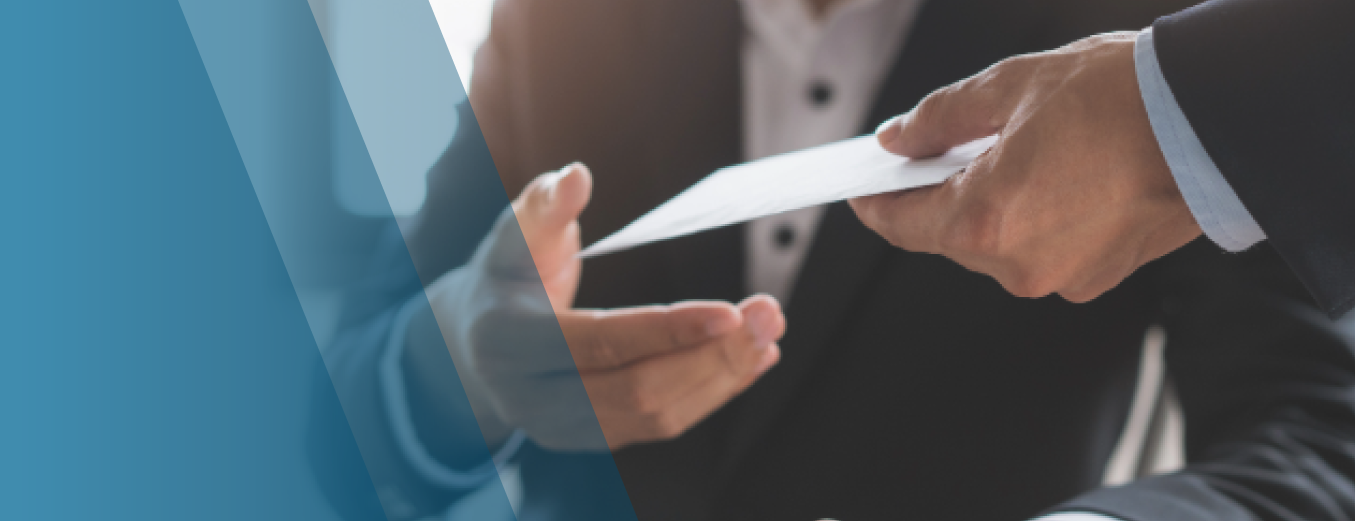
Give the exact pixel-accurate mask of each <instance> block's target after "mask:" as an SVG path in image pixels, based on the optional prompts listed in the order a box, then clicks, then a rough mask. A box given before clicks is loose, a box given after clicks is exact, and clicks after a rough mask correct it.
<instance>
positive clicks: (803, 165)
mask: <svg viewBox="0 0 1355 521" xmlns="http://www.w3.org/2000/svg"><path fill="white" fill-rule="evenodd" d="M995 141H996V136H993V137H988V138H983V139H979V140H976V141H973V142H970V143H967V144H964V145H961V146H958V147H955V148H953V149H951V150H950V151H949V152H947V153H946V154H944V155H942V156H939V157H935V158H929V159H908V158H905V157H901V156H898V155H895V154H891V153H889V152H886V151H885V150H884V149H883V148H881V147H880V144H879V142H878V141H877V139H876V137H875V136H873V135H867V136H861V137H856V138H852V139H848V140H845V141H839V142H836V143H829V144H827V145H821V146H817V147H813V148H808V149H805V150H800V151H797V152H790V153H786V154H781V155H776V156H772V157H768V158H765V159H759V160H757V161H751V162H748V163H743V164H739V165H734V166H730V167H726V168H722V169H720V170H717V171H715V173H713V174H711V175H710V176H707V177H706V178H705V179H702V180H701V181H700V182H698V183H696V184H695V185H692V187H691V188H688V189H687V190H685V191H683V192H682V193H680V194H678V195H677V196H676V197H674V198H672V199H670V200H669V201H668V202H666V203H664V204H662V205H660V206H659V207H658V208H655V209H653V210H651V211H650V212H649V213H647V214H645V215H643V216H641V217H640V218H639V219H636V220H635V222H633V223H630V224H629V225H627V226H626V227H625V228H622V229H621V230H620V231H617V232H616V233H613V234H612V235H610V236H608V237H606V238H604V239H602V240H600V241H598V242H596V243H594V244H593V245H592V246H589V247H588V248H585V249H584V250H583V251H582V252H579V257H594V256H597V255H603V254H607V253H613V252H617V251H621V250H626V249H629V248H633V247H636V246H640V245H642V244H646V243H650V242H655V241H661V240H666V239H672V238H676V237H681V236H684V235H690V234H693V233H697V232H700V231H705V230H709V229H713V228H719V227H721V226H728V225H731V224H738V223H741V222H745V221H750V220H753V219H757V218H759V217H766V216H768V215H775V214H778V213H782V212H788V211H791V210H798V209H801V208H808V207H811V206H817V205H820V204H826V203H832V202H837V201H842V200H845V199H850V198H854V197H862V196H867V195H874V194H880V193H885V192H894V191H898V190H907V189H910V188H917V187H921V186H928V185H933V184H937V183H940V182H942V181H944V180H946V178H948V177H950V176H952V175H954V174H955V173H956V172H959V171H960V170H961V169H963V168H964V167H965V166H967V165H968V164H969V163H970V162H971V161H973V160H974V158H976V157H978V156H979V154H982V153H983V152H984V151H985V150H987V149H988V148H989V147H991V146H992V145H993V143H994V142H995Z"/></svg>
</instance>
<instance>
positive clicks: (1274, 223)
mask: <svg viewBox="0 0 1355 521" xmlns="http://www.w3.org/2000/svg"><path fill="white" fill-rule="evenodd" d="M1153 33H1154V41H1155V46H1156V49H1157V56H1158V62H1159V63H1160V64H1161V67H1162V72H1163V75H1164V76H1165V77H1166V79H1167V83H1168V85H1170V87H1171V90H1172V93H1173V94H1174V95H1175V97H1176V101H1177V103H1178V104H1179V105H1180V106H1181V109H1182V111H1183V112H1184V113H1185V115H1186V118H1187V119H1188V120H1189V121H1190V124H1191V126H1192V127H1193V128H1194V130H1195V132H1196V134H1198V135H1199V137H1200V141H1201V142H1202V143H1203V144H1204V147H1205V149H1206V150H1207V151H1208V152H1209V155H1210V157H1211V158H1212V159H1213V160H1214V162H1215V163H1216V164H1217V165H1218V167H1219V170H1220V171H1221V172H1222V173H1223V176H1224V177H1225V178H1226V179H1227V180H1228V183H1229V184H1230V185H1231V186H1232V188H1233V189H1234V191H1236V192H1237V195H1238V197H1239V198H1240V199H1241V200H1242V202H1243V204H1244V205H1245V206H1246V207H1247V209H1248V210H1249V211H1250V212H1251V213H1252V216H1253V217H1255V218H1256V221H1257V223H1259V224H1260V225H1261V228H1262V229H1263V230H1265V232H1266V235H1267V237H1268V238H1269V240H1270V243H1271V244H1272V245H1274V247H1275V248H1276V249H1277V250H1279V252H1280V253H1281V254H1282V255H1283V256H1284V259H1285V261H1287V263H1288V264H1289V266H1290V268H1292V269H1293V270H1294V272H1295V273H1296V274H1297V275H1298V276H1299V278H1300V279H1301V280H1302V281H1303V283H1304V285H1305V286H1307V288H1308V290H1309V291H1310V292H1311V293H1312V294H1313V295H1314V296H1315V297H1316V299H1317V301H1318V304H1319V305H1320V306H1321V308H1322V309H1323V310H1324V311H1326V312H1327V313H1329V314H1330V315H1332V316H1339V315H1341V314H1343V313H1345V312H1346V311H1349V310H1350V309H1351V307H1352V306H1355V124H1352V121H1355V2H1352V1H1350V0H1215V1H1212V2H1208V3H1205V4H1202V5H1200V6H1197V7H1195V8H1192V9H1188V10H1186V11H1183V12H1180V13H1178V14H1175V15H1172V16H1168V17H1164V18H1162V19H1159V20H1158V21H1157V22H1156V23H1155V24H1154V25H1153Z"/></svg>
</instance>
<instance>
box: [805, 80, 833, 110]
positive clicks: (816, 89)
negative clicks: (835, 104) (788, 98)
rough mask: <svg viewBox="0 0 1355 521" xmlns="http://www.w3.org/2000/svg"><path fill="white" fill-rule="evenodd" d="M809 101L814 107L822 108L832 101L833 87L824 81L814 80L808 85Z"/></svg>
mask: <svg viewBox="0 0 1355 521" xmlns="http://www.w3.org/2000/svg"><path fill="white" fill-rule="evenodd" d="M809 101H810V102H811V103H813V104H814V106H816V107H822V106H824V105H827V104H828V103H829V102H831V101H833V86H832V85H830V84H829V83H828V82H827V81H824V80H814V82H813V83H810V84H809Z"/></svg>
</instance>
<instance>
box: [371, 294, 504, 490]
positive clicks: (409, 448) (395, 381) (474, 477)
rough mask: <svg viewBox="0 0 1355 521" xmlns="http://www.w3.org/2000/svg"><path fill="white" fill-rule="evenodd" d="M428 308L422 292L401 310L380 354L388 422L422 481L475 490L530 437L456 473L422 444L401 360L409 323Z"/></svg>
mask: <svg viewBox="0 0 1355 521" xmlns="http://www.w3.org/2000/svg"><path fill="white" fill-rule="evenodd" d="M426 306H428V299H427V297H426V296H425V295H424V293H423V292H419V293H418V294H417V295H415V296H414V298H412V299H410V300H409V301H408V302H406V303H405V304H404V305H403V306H401V307H400V310H399V312H398V314H397V315H396V317H395V321H394V324H393V327H392V328H391V335H390V338H389V339H387V343H386V347H385V349H384V351H383V352H382V354H381V360H380V362H379V364H380V367H379V368H378V372H377V383H378V386H379V388H380V391H381V400H382V405H383V406H384V407H383V408H384V409H385V410H386V421H387V422H388V423H389V424H390V428H391V433H392V434H393V435H394V438H395V445H396V447H397V448H398V449H399V451H400V455H401V456H403V457H404V459H405V460H406V461H407V462H408V463H409V464H410V466H411V467H413V468H414V470H415V471H416V472H418V474H419V475H420V476H421V477H422V478H423V479H425V480H426V481H428V482H429V483H431V484H433V485H435V486H439V487H442V488H448V489H457V490H466V489H472V488H476V487H479V486H481V485H484V484H485V483H487V482H489V480H491V479H494V478H497V477H498V468H499V467H500V466H502V465H504V464H506V463H507V462H508V461H509V460H511V459H512V458H513V456H514V455H516V454H517V452H518V450H519V449H520V448H522V445H523V442H525V441H526V439H527V436H526V435H525V434H524V433H523V432H522V430H521V429H518V430H515V431H513V433H512V434H511V435H509V437H508V440H507V441H505V442H504V443H503V445H502V446H501V447H500V448H499V450H498V451H497V452H495V454H494V455H493V456H492V457H491V459H490V460H489V461H485V462H483V463H481V464H480V465H477V466H475V467H474V468H471V469H468V470H458V469H453V468H451V467H448V466H446V465H444V464H442V462H440V461H438V460H437V459H436V458H434V457H433V456H432V455H431V454H430V453H429V452H428V449H427V448H426V447H425V446H424V444H423V442H421V441H419V436H418V432H417V431H416V430H415V428H414V420H413V418H412V417H411V413H410V407H409V401H408V399H407V396H406V394H405V393H406V392H407V390H408V389H409V388H408V387H406V386H405V375H404V371H403V370H402V368H401V364H400V360H401V358H402V357H403V356H404V352H405V342H406V340H405V338H406V334H405V332H406V331H407V330H408V329H409V323H410V321H411V319H413V317H414V314H415V313H416V312H417V311H418V310H419V309H420V308H421V307H426Z"/></svg>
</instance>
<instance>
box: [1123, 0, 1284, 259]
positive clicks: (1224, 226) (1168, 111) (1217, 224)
mask: <svg viewBox="0 0 1355 521" xmlns="http://www.w3.org/2000/svg"><path fill="white" fill-rule="evenodd" d="M1134 69H1135V72H1136V73H1137V74H1138V80H1139V91H1140V92H1141V93H1142V94H1143V105H1144V107H1145V108H1147V109H1148V121H1149V123H1151V124H1152V127H1153V134H1154V135H1156V136H1157V144H1158V146H1159V147H1161V149H1162V155H1163V156H1164V157H1166V158H1167V166H1169V167H1171V171H1172V177H1174V178H1176V185H1177V187H1179V188H1180V189H1181V195H1183V196H1185V199H1186V206H1189V207H1190V213H1191V214H1192V215H1194V216H1195V221H1196V222H1198V223H1199V224H1200V228H1201V229H1202V230H1204V234H1205V235H1206V236H1207V237H1209V239H1210V240H1212V241H1214V243H1215V244H1218V245H1219V246H1220V247H1222V248H1223V249H1225V250H1228V251H1232V252H1237V251H1242V250H1245V249H1247V248H1250V247H1251V246H1252V245H1254V244H1256V243H1258V242H1261V241H1263V240H1265V239H1266V233H1265V232H1264V231H1262V230H1261V226H1260V225H1258V224H1256V219H1255V218H1253V217H1252V215H1251V212H1248V211H1247V208H1246V207H1245V206H1243V205H1242V200H1241V199H1239V198H1238V197H1237V193H1236V192H1234V191H1233V188H1232V187H1231V186H1229V185H1228V180H1227V179H1225V178H1224V177H1223V173H1221V172H1219V168H1218V166H1217V165H1215V164H1214V160H1213V159H1211V158H1210V157H1209V153H1208V152H1206V151H1205V149H1204V145H1203V144H1201V143H1200V138H1199V136H1197V135H1196V134H1195V130H1194V129H1192V128H1191V126H1190V121H1188V120H1186V114H1185V113H1184V112H1182V111H1181V106H1180V105H1177V103H1176V96H1174V95H1172V91H1171V87H1170V86H1168V85H1167V78H1166V77H1164V76H1163V75H1162V68H1161V67H1160V66H1159V65H1158V62H1157V52H1156V51H1155V50H1154V48H1153V29H1152V28H1151V27H1149V28H1147V29H1144V30H1143V32H1140V33H1139V36H1138V39H1137V40H1136V41H1135V42H1134Z"/></svg>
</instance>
